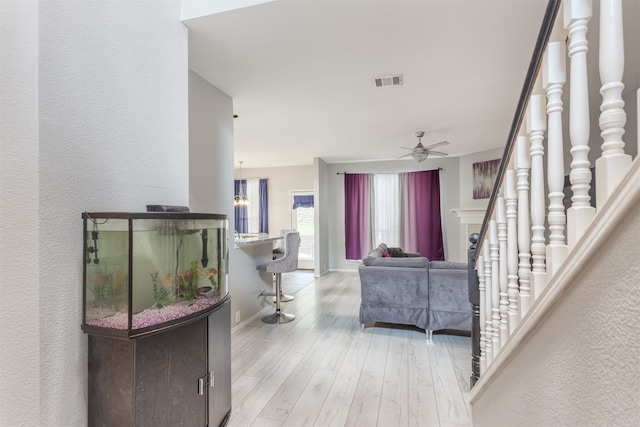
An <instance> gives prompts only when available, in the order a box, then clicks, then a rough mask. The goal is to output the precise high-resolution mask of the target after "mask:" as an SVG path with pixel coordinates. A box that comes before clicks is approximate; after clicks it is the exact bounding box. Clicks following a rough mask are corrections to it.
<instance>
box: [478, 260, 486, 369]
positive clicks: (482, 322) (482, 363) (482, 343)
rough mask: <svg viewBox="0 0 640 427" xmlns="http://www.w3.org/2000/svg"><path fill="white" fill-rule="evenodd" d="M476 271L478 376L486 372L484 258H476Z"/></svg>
mask: <svg viewBox="0 0 640 427" xmlns="http://www.w3.org/2000/svg"><path fill="white" fill-rule="evenodd" d="M476 266H477V268H476V271H477V272H478V291H479V292H480V321H479V322H478V323H480V374H481V375H482V374H483V373H485V372H486V370H487V342H486V337H485V335H486V324H485V319H486V315H485V310H486V309H487V307H486V302H485V299H486V293H485V280H484V257H483V256H482V255H479V256H478V260H477V262H476Z"/></svg>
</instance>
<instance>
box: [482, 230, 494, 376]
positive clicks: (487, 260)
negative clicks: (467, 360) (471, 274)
mask: <svg viewBox="0 0 640 427" xmlns="http://www.w3.org/2000/svg"><path fill="white" fill-rule="evenodd" d="M482 255H483V257H484V288H485V309H484V314H485V319H484V321H485V323H486V326H485V334H484V338H485V343H486V355H487V366H491V362H493V344H492V341H493V326H491V320H492V319H491V315H492V313H493V312H492V307H491V295H492V294H491V292H492V290H491V285H492V284H493V283H492V281H491V278H492V277H491V253H490V251H489V239H484V245H482Z"/></svg>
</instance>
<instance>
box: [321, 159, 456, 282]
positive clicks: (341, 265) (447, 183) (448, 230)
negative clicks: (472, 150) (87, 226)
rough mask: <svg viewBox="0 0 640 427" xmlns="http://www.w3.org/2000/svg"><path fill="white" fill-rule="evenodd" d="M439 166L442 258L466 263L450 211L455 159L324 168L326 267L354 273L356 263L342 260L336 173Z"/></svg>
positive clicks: (453, 198) (453, 199) (340, 192)
mask: <svg viewBox="0 0 640 427" xmlns="http://www.w3.org/2000/svg"><path fill="white" fill-rule="evenodd" d="M438 167H441V168H442V170H441V171H440V185H441V197H442V206H441V210H442V220H443V231H444V233H443V237H444V241H445V242H444V244H445V259H446V260H448V261H466V259H459V256H458V255H457V254H458V253H460V251H459V248H458V246H459V243H458V242H459V226H458V218H457V215H456V214H455V213H454V212H452V211H451V209H454V208H457V207H458V206H457V205H458V202H459V185H458V175H459V171H458V159H457V158H442V159H440V158H438V159H429V161H428V162H425V163H417V162H414V161H409V160H396V161H388V162H362V163H337V164H330V165H328V167H327V179H328V183H329V188H330V192H331V193H330V194H329V195H328V200H327V206H330V210H329V212H328V215H329V216H328V221H329V235H330V236H331V239H330V241H329V264H330V265H329V268H330V269H331V270H356V269H357V268H358V264H359V263H360V261H355V260H347V259H346V258H345V239H344V175H338V173H342V172H347V173H395V172H410V171H419V170H430V169H434V168H438Z"/></svg>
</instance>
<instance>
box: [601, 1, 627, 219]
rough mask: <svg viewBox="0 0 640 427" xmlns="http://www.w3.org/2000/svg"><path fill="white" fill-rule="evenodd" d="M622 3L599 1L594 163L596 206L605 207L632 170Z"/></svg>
mask: <svg viewBox="0 0 640 427" xmlns="http://www.w3.org/2000/svg"><path fill="white" fill-rule="evenodd" d="M622 28H623V27H622V2H621V0H600V49H599V53H600V60H599V63H600V81H601V83H602V88H601V89H600V94H601V95H602V105H601V106H600V111H601V114H600V130H601V133H600V135H601V136H602V139H603V143H602V157H600V158H599V159H597V160H596V204H597V205H598V206H604V205H605V203H606V202H607V200H608V199H609V196H610V195H611V193H612V192H613V190H614V189H615V188H616V187H617V186H618V183H619V182H620V180H621V179H622V178H623V177H624V176H625V175H626V173H627V171H628V170H629V168H630V166H631V156H629V155H627V154H625V153H624V142H623V141H622V135H624V126H625V124H626V122H627V114H626V113H625V111H624V101H623V100H622V90H623V89H624V84H623V83H622V75H623V72H624V37H623V32H622Z"/></svg>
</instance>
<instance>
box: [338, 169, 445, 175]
mask: <svg viewBox="0 0 640 427" xmlns="http://www.w3.org/2000/svg"><path fill="white" fill-rule="evenodd" d="M441 170H444V169H442V168H435V169H427V170H424V171H409V172H429V171H441ZM346 173H354V172H336V175H344V174H346ZM355 173H360V174H367V173H368V174H373V173H380V174H383V173H404V172H355Z"/></svg>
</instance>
